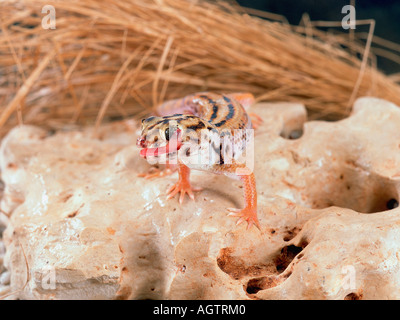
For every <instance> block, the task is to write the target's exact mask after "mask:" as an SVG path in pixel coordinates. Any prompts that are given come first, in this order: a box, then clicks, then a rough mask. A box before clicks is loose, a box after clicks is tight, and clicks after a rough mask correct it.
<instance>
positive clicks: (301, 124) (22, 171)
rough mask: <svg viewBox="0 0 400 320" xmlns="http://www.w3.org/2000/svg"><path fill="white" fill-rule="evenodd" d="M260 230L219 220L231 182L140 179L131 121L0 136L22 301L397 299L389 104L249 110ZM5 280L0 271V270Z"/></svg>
mask: <svg viewBox="0 0 400 320" xmlns="http://www.w3.org/2000/svg"><path fill="white" fill-rule="evenodd" d="M252 111H253V112H256V113H257V114H259V115H260V116H261V117H262V118H263V119H264V123H263V124H262V125H261V126H260V128H259V129H257V131H256V134H255V166H254V172H255V176H256V180H257V190H258V207H259V210H258V216H259V220H260V224H261V230H258V229H257V228H255V227H253V228H251V229H250V230H247V229H246V224H245V223H243V224H241V225H239V226H236V220H235V218H232V217H227V211H226V208H227V207H241V206H243V198H242V188H241V183H240V181H235V180H231V179H229V178H228V177H225V176H218V175H213V174H209V173H207V172H199V171H192V184H193V185H195V186H199V187H202V188H203V191H201V192H197V193H196V200H195V201H191V200H189V199H188V198H186V199H185V201H184V203H183V205H179V203H178V200H177V199H176V198H174V199H172V200H169V201H167V200H166V189H167V188H168V187H169V186H170V185H172V184H173V183H174V182H175V181H176V180H177V173H175V174H173V175H171V176H167V177H165V178H160V179H153V180H146V179H143V178H140V177H138V176H137V175H138V174H139V173H141V172H145V171H147V170H148V169H149V168H150V166H149V164H147V163H146V161H145V160H143V159H142V158H140V157H139V152H138V149H137V147H136V146H135V140H136V138H137V135H138V133H139V131H138V129H139V126H138V124H137V123H136V122H135V121H134V120H126V121H122V122H116V123H112V124H107V125H104V126H103V127H102V128H100V129H99V131H95V130H94V129H93V128H88V129H84V130H83V129H82V130H75V131H66V132H56V133H55V134H53V135H50V134H49V133H48V132H46V131H44V130H43V129H40V128H38V127H33V126H20V127H17V128H15V129H13V130H12V131H11V132H10V133H9V134H8V135H7V136H6V137H5V138H4V139H3V141H2V144H1V149H0V167H1V174H2V180H3V181H4V183H5V190H4V195H3V198H2V201H1V211H2V212H3V217H2V219H3V220H4V221H5V223H6V225H7V228H6V230H5V232H4V243H5V248H6V255H5V257H4V264H5V268H6V269H7V270H6V272H9V275H8V277H9V283H10V290H9V291H10V292H11V293H13V296H14V297H15V298H20V299H399V298H400V283H399V281H400V280H399V279H400V269H399V266H400V265H399V259H400V241H399V240H400V209H399V208H398V207H397V206H398V200H399V178H400V169H399V168H400V152H399V149H400V145H399V141H400V130H398V128H399V127H400V109H398V107H397V106H395V105H393V104H391V103H390V102H387V101H384V100H379V99H375V98H368V97H366V98H361V99H359V100H357V102H356V103H355V105H354V107H353V111H352V114H351V116H350V117H348V118H346V119H344V120H341V121H337V122H326V121H309V122H307V119H306V118H307V116H306V111H305V108H304V107H303V106H302V105H300V104H293V103H260V104H257V105H255V106H254V107H253V108H252ZM4 277H6V276H4Z"/></svg>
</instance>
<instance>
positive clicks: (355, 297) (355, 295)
mask: <svg viewBox="0 0 400 320" xmlns="http://www.w3.org/2000/svg"><path fill="white" fill-rule="evenodd" d="M361 299H362V294H358V293H355V292H351V293H349V294H348V295H347V296H345V297H344V300H361Z"/></svg>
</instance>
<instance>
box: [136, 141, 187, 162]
mask: <svg viewBox="0 0 400 320" xmlns="http://www.w3.org/2000/svg"><path fill="white" fill-rule="evenodd" d="M181 145H182V144H181V143H180V142H179V141H178V143H176V141H174V142H173V143H170V142H169V143H168V144H167V145H166V146H164V147H159V148H143V149H142V150H140V156H141V157H142V158H144V159H146V158H147V157H149V156H150V157H157V156H158V155H161V154H166V153H170V152H174V151H177V150H179V148H180V147H181Z"/></svg>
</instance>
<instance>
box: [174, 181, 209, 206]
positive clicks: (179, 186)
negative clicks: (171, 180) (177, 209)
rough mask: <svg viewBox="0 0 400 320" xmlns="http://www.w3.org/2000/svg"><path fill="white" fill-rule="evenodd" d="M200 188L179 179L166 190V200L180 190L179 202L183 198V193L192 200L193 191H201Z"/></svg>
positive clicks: (181, 201)
mask: <svg viewBox="0 0 400 320" xmlns="http://www.w3.org/2000/svg"><path fill="white" fill-rule="evenodd" d="M201 190H203V189H202V188H194V187H192V186H191V185H190V182H189V181H187V180H181V179H179V181H178V182H177V183H175V184H174V185H172V186H171V187H170V188H169V189H168V191H167V194H168V195H167V200H169V199H171V198H173V197H174V196H175V195H176V194H177V193H178V192H180V196H179V203H180V204H182V203H183V199H184V198H185V194H186V193H187V195H188V196H189V198H190V199H192V200H194V194H193V192H194V191H201Z"/></svg>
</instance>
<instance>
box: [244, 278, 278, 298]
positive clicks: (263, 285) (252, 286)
mask: <svg viewBox="0 0 400 320" xmlns="http://www.w3.org/2000/svg"><path fill="white" fill-rule="evenodd" d="M280 282H281V281H280V280H279V279H274V278H273V277H261V278H254V279H251V280H249V282H247V286H246V292H247V293H248V294H255V293H257V292H258V291H260V290H265V289H269V288H272V287H276V286H277V285H278V284H279V283H280Z"/></svg>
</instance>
